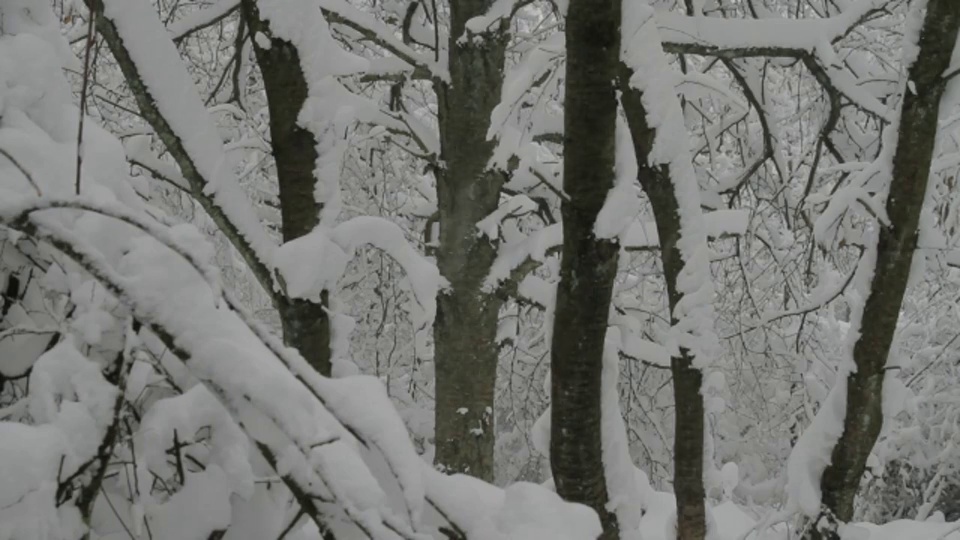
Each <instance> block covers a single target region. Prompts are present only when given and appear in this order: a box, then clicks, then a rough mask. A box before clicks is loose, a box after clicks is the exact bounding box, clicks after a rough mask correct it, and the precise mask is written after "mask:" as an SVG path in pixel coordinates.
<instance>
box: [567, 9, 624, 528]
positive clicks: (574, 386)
mask: <svg viewBox="0 0 960 540" xmlns="http://www.w3.org/2000/svg"><path fill="white" fill-rule="evenodd" d="M619 28H620V1H619V0H604V1H602V2H593V1H589V0H573V1H571V2H570V5H569V11H568V16H567V42H566V47H567V75H566V82H565V84H566V88H565V101H564V111H565V113H564V148H565V150H564V164H563V189H564V192H565V193H566V194H567V195H568V197H569V198H567V199H565V200H564V201H563V204H562V207H561V211H562V214H563V251H562V262H561V269H560V283H559V284H558V286H557V303H556V315H555V318H554V328H553V343H552V347H551V396H552V398H551V418H550V434H551V436H550V464H551V468H552V470H553V479H554V482H555V483H556V487H557V493H559V494H560V496H562V497H563V498H564V499H566V500H568V501H574V502H579V503H583V504H586V505H588V506H590V507H591V508H593V509H594V510H596V512H597V513H598V514H599V515H600V521H601V523H602V524H603V535H602V536H601V538H604V539H611V540H612V539H615V538H618V536H619V532H618V523H617V519H616V516H615V514H614V513H613V512H611V511H610V509H609V508H608V504H607V503H608V501H609V495H608V492H607V482H606V478H605V474H604V462H603V448H602V437H601V425H602V414H601V397H602V396H601V379H602V373H603V352H604V342H605V338H606V335H607V324H608V321H609V314H610V301H611V296H612V293H613V284H614V280H615V278H616V275H617V258H618V254H619V245H618V243H617V242H616V241H615V240H610V239H604V238H600V237H598V236H597V234H596V232H595V225H596V223H597V216H598V215H599V214H600V211H601V210H602V209H603V206H604V202H605V201H606V199H607V194H608V192H609V191H610V189H611V188H612V187H613V185H614V179H615V173H614V164H615V162H616V150H615V149H616V119H617V96H616V87H615V84H614V81H615V80H616V74H617V65H618V58H619V51H620V33H619Z"/></svg>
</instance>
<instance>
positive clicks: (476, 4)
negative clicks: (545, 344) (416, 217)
mask: <svg viewBox="0 0 960 540" xmlns="http://www.w3.org/2000/svg"><path fill="white" fill-rule="evenodd" d="M491 5H492V2H491V1H490V0H454V1H452V2H451V3H450V41H449V43H448V47H449V55H450V56H449V69H450V82H449V83H446V82H443V81H439V80H437V81H434V87H435V89H436V92H437V99H438V104H439V121H440V144H441V156H440V157H441V160H442V163H443V169H442V170H438V171H436V173H437V201H438V205H439V223H440V246H439V249H438V250H437V265H438V266H439V268H440V272H441V273H442V274H443V276H444V277H446V278H447V279H448V280H449V281H450V285H451V289H450V291H448V292H446V293H444V294H441V295H440V298H439V299H438V302H437V318H436V322H435V324H434V342H435V350H436V352H435V361H436V370H435V373H436V409H435V411H436V423H435V428H436V437H435V444H436V457H435V462H436V464H437V467H438V468H440V469H442V470H444V471H448V472H457V473H467V474H470V475H473V476H476V477H477V478H481V479H484V480H487V481H493V474H494V464H493V450H494V441H495V433H494V423H493V400H494V391H495V387H496V374H497V360H498V357H499V351H498V349H497V343H496V336H497V322H498V315H499V311H500V306H501V304H502V301H501V300H500V299H499V298H497V297H496V296H494V295H492V294H488V293H486V292H484V291H483V290H482V286H483V282H484V279H485V278H486V276H487V274H488V273H489V272H490V267H491V265H492V264H493V261H494V259H495V258H496V255H497V245H496V244H495V243H493V242H491V241H490V240H489V239H488V238H485V237H480V236H478V234H477V233H478V230H477V226H476V225H477V222H479V221H480V220H482V219H483V218H485V217H486V216H488V215H489V214H490V213H492V212H493V211H494V210H496V208H497V206H498V205H499V201H500V188H501V186H502V185H503V182H504V180H505V178H504V175H503V173H501V172H497V171H491V170H489V169H488V168H487V164H488V163H489V160H490V157H491V156H492V155H493V150H494V147H495V144H496V142H495V141H488V140H487V130H488V127H489V125H490V113H491V112H492V111H493V108H494V107H495V106H496V105H497V104H498V103H499V102H500V92H501V87H502V85H503V67H504V59H505V56H504V54H505V50H506V43H507V37H506V36H507V34H506V27H505V26H501V27H499V28H497V29H494V30H491V31H489V32H487V33H484V34H479V35H473V34H471V35H470V36H469V37H468V38H466V39H460V37H461V36H463V35H464V31H465V24H466V21H467V20H469V19H470V18H472V17H475V16H479V15H482V14H484V13H486V12H487V11H488V9H489V8H490V6H491Z"/></svg>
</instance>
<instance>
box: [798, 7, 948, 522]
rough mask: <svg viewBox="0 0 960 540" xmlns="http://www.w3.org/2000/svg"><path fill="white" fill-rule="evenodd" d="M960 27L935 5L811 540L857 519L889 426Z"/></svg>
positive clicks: (903, 119)
mask: <svg viewBox="0 0 960 540" xmlns="http://www.w3.org/2000/svg"><path fill="white" fill-rule="evenodd" d="M958 28H960V3H957V2H956V1H954V0H930V2H929V4H928V5H927V13H926V17H925V19H924V23H923V28H922V30H921V35H920V54H919V56H918V58H917V60H916V62H914V64H913V65H912V66H910V70H909V74H908V75H909V80H910V81H912V84H913V85H914V87H915V90H907V92H906V95H905V96H904V99H903V108H902V111H901V114H900V134H899V135H900V136H899V141H898V144H897V148H896V151H895V153H894V157H893V178H892V181H891V185H890V193H889V196H888V198H887V205H886V210H887V215H888V216H889V217H890V226H889V227H882V228H881V230H880V238H879V243H878V246H877V260H876V267H875V272H874V277H873V282H872V284H871V286H870V292H869V294H868V296H867V298H866V301H865V304H864V310H863V312H864V313H865V314H869V321H868V324H863V325H862V326H861V328H860V337H859V339H858V340H857V342H856V344H855V345H854V348H853V361H854V363H855V364H856V371H855V372H853V373H851V374H850V375H849V376H848V377H847V409H846V416H845V418H844V423H843V435H841V437H840V439H839V440H838V441H837V444H836V446H835V447H834V449H833V454H832V457H831V464H830V466H829V467H827V469H826V470H825V471H824V472H823V478H822V480H821V489H822V493H823V497H822V513H823V514H822V516H821V517H823V518H825V519H821V520H818V521H820V522H821V524H828V526H827V527H825V528H823V530H820V529H818V528H817V527H810V528H809V529H808V531H807V536H808V537H809V538H817V539H819V538H837V537H838V536H837V533H836V531H835V525H836V523H837V522H838V521H839V522H847V521H850V520H851V519H852V518H853V504H854V498H855V497H856V495H857V491H858V489H859V486H860V479H861V477H862V476H863V472H864V469H865V467H866V462H867V457H868V456H869V455H870V451H871V450H872V449H873V445H874V443H876V440H877V436H878V435H879V434H880V428H881V426H882V424H883V410H882V404H883V379H884V375H885V367H886V363H887V357H888V356H889V353H890V345H891V343H892V342H893V336H894V332H895V330H896V327H897V319H898V318H899V315H900V307H901V304H902V303H903V295H904V292H905V291H906V288H907V282H908V280H909V277H910V267H911V263H912V261H913V254H914V251H915V250H916V248H917V236H918V230H917V229H918V224H919V220H920V212H921V210H922V207H923V200H924V196H925V195H926V191H927V185H928V178H929V176H930V163H931V161H932V159H933V151H934V146H935V143H936V139H937V131H938V123H937V120H938V116H939V113H940V100H941V98H942V97H943V92H944V89H945V88H946V81H945V80H944V79H943V74H944V73H945V72H946V71H947V69H948V68H949V67H950V58H951V55H952V54H953V49H954V46H955V44H956V42H957V30H958Z"/></svg>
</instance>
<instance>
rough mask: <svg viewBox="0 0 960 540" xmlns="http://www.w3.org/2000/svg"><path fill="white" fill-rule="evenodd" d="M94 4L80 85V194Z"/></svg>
mask: <svg viewBox="0 0 960 540" xmlns="http://www.w3.org/2000/svg"><path fill="white" fill-rule="evenodd" d="M94 17H95V15H94V13H93V6H91V7H90V13H89V16H88V18H89V19H90V20H89V21H87V45H86V51H85V52H84V54H83V84H82V86H81V87H80V121H79V125H78V127H77V181H76V184H77V186H76V187H77V195H79V194H80V178H81V172H80V170H81V166H82V165H83V118H84V117H85V116H86V115H87V90H88V87H89V85H90V52H91V51H92V50H93V39H94V36H95V34H94V31H93V20H94Z"/></svg>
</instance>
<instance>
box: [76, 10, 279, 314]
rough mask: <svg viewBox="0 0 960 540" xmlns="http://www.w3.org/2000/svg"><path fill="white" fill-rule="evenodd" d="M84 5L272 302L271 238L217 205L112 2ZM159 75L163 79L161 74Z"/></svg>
mask: <svg viewBox="0 0 960 540" xmlns="http://www.w3.org/2000/svg"><path fill="white" fill-rule="evenodd" d="M85 1H86V3H87V6H88V7H89V8H90V9H91V10H92V11H93V12H94V13H95V14H96V15H95V16H96V24H97V29H98V31H99V32H100V35H101V36H103V38H104V40H105V41H106V43H107V46H108V47H109V48H110V51H111V53H112V54H113V56H114V58H115V59H116V61H117V64H118V65H119V66H120V69H121V71H122V72H123V75H124V77H125V78H126V81H127V84H128V85H129V86H130V89H131V91H132V93H133V95H134V98H135V99H136V101H137V105H138V106H139V108H140V112H141V114H142V115H143V117H144V118H145V119H146V120H147V122H148V123H149V124H150V126H151V127H152V128H153V130H154V131H155V132H156V133H157V135H158V136H159V137H160V139H161V140H162V141H163V143H164V145H165V146H166V148H167V150H168V151H169V152H170V155H171V156H172V157H173V159H174V160H175V161H176V162H177V165H178V167H179V168H180V172H181V173H182V175H183V177H184V178H185V179H186V180H187V182H188V184H189V192H190V194H191V195H192V196H193V197H194V198H195V199H196V200H197V202H199V203H200V206H201V207H203V209H204V211H206V213H207V214H208V215H209V216H210V218H211V219H212V220H213V221H214V223H216V225H217V227H218V228H219V229H220V230H221V231H223V234H224V235H225V236H226V237H227V239H228V240H229V241H230V243H231V244H232V245H233V246H234V247H235V248H236V250H237V251H238V252H239V253H240V255H241V256H242V257H243V259H244V261H245V262H246V263H247V265H248V266H249V267H250V270H251V272H252V273H253V275H254V276H255V277H256V279H257V281H258V282H259V283H260V284H261V286H262V287H263V288H264V290H265V291H266V292H267V293H268V294H269V295H270V297H271V299H272V300H273V301H274V302H276V301H277V299H278V293H276V292H275V289H274V282H273V277H272V276H271V273H270V270H269V268H270V267H269V262H268V261H269V259H270V254H269V253H268V252H267V251H268V250H270V249H272V247H273V241H272V240H270V239H269V237H268V236H267V233H266V232H265V231H264V230H262V229H261V228H259V227H248V226H246V225H244V224H243V223H242V222H241V221H240V220H239V219H237V217H236V216H235V215H231V214H232V212H231V211H230V209H229V208H228V207H227V206H226V205H225V204H224V203H222V202H221V201H219V200H218V198H217V196H216V193H211V191H210V188H211V187H213V186H215V184H216V182H215V180H216V179H214V178H210V177H208V176H206V175H205V174H204V172H202V169H201V167H200V166H199V164H198V163H197V162H196V157H195V152H191V149H190V148H189V147H188V143H187V141H186V140H185V139H186V137H187V136H188V134H185V133H181V132H180V130H178V129H177V127H176V126H174V125H173V123H171V121H170V120H169V119H168V118H167V116H166V115H165V114H164V111H162V110H161V107H160V106H159V105H158V102H157V96H155V95H154V93H153V92H154V90H153V89H152V88H151V87H150V86H149V85H148V84H147V83H146V82H145V77H144V75H145V73H144V71H145V70H150V69H153V68H151V67H150V66H149V65H143V64H142V63H138V62H137V61H136V60H135V58H134V56H133V55H132V54H131V51H130V48H129V46H128V43H126V42H125V41H124V39H123V37H122V36H121V34H120V31H119V30H118V28H117V25H116V23H115V21H114V20H112V19H111V18H110V17H108V16H106V15H105V8H106V6H107V5H108V4H110V3H111V0H85ZM156 24H157V26H158V27H160V26H161V25H160V21H159V20H157V21H156ZM161 30H162V27H161ZM164 33H165V32H164ZM170 47H171V49H172V48H173V45H172V42H171V43H170ZM174 51H175V49H174ZM160 76H161V77H162V76H163V75H160ZM182 90H185V89H182ZM194 94H196V91H193V92H189V95H188V97H187V98H186V99H190V98H192V97H195V98H196V99H197V100H199V99H200V98H199V95H195V96H194ZM243 202H244V203H246V202H247V201H246V200H244V201H243ZM250 212H253V210H252V209H250ZM252 215H255V214H252Z"/></svg>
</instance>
